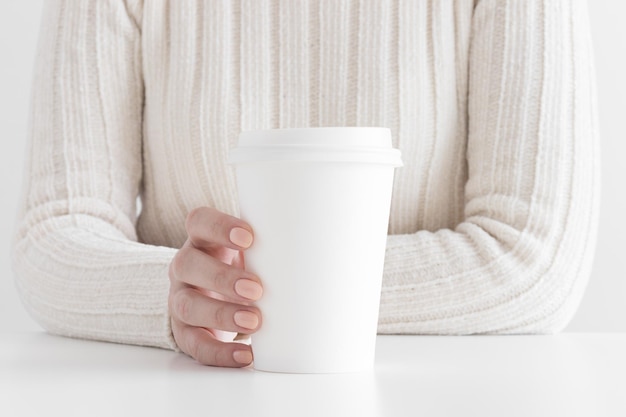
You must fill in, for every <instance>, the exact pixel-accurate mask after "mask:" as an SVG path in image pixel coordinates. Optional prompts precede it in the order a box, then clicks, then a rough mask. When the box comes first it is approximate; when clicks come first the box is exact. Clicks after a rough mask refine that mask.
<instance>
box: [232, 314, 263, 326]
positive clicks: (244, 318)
mask: <svg viewBox="0 0 626 417" xmlns="http://www.w3.org/2000/svg"><path fill="white" fill-rule="evenodd" d="M234 320H235V324H236V325H237V326H239V327H243V328H244V329H248V330H254V329H256V328H257V326H258V325H259V317H258V316H257V315H256V314H254V313H253V312H251V311H247V310H241V311H238V312H236V313H235V316H234Z"/></svg>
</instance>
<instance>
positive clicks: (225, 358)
mask: <svg viewBox="0 0 626 417" xmlns="http://www.w3.org/2000/svg"><path fill="white" fill-rule="evenodd" d="M220 347H223V344H222V345H220ZM212 356H213V363H215V364H216V365H219V366H223V365H228V364H229V362H230V358H229V354H228V351H227V350H226V349H224V348H222V349H213V355H212Z"/></svg>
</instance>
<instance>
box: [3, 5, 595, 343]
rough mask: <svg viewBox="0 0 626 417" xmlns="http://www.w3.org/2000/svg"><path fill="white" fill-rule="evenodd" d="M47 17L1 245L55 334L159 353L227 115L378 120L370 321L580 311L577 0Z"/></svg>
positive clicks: (581, 106)
mask: <svg viewBox="0 0 626 417" xmlns="http://www.w3.org/2000/svg"><path fill="white" fill-rule="evenodd" d="M43 16H44V17H43V26H42V31H41V38H40V44H39V49H38V55H37V66H36V71H35V78H34V89H33V104H32V114H31V120H32V124H31V131H30V133H29V137H30V145H29V147H28V149H29V151H28V164H27V171H26V174H25V176H26V178H27V180H26V183H25V193H24V200H23V211H22V214H21V217H20V226H19V229H18V231H17V234H16V239H15V246H14V254H13V255H14V269H15V273H16V277H17V279H16V282H17V287H18V289H19V292H20V294H21V297H22V299H23V301H24V304H25V305H26V307H27V309H28V310H29V311H30V313H31V314H32V315H33V317H35V319H37V320H38V321H39V323H40V324H41V325H42V326H43V327H45V328H46V329H48V330H49V331H51V332H54V333H59V334H64V335H70V336H76V337H84V338H94V339H101V340H109V341H116V342H123V343H135V344H144V345H153V346H161V347H169V348H174V347H175V344H174V341H173V339H172V336H171V331H170V328H169V317H168V312H167V295H168V289H169V280H168V274H167V271H168V265H169V262H170V260H171V259H172V256H173V255H174V253H175V252H176V248H178V247H180V246H181V244H182V243H183V241H184V240H185V238H186V235H185V229H184V220H185V216H186V215H187V213H188V212H189V211H190V210H191V209H193V208H194V207H198V206H203V205H207V206H213V207H216V208H217V209H219V210H222V211H224V212H227V213H231V214H235V215H236V214H237V200H236V193H235V182H234V176H233V171H232V168H231V167H230V166H228V165H227V163H226V161H227V154H228V152H229V149H230V148H232V147H233V146H234V144H235V142H236V139H237V135H238V133H239V132H240V131H242V130H249V129H259V128H278V127H304V126H355V125H356V126H386V127H389V128H391V130H392V133H393V139H394V146H396V147H399V148H400V149H401V150H402V153H403V160H404V164H405V166H404V168H401V169H399V170H397V171H396V179H395V184H394V197H393V203H392V210H391V220H390V224H389V239H388V245H387V253H386V261H385V262H386V263H385V274H384V284H383V291H382V300H381V306H380V324H379V331H380V332H382V333H436V334H467V333H527V332H530V333H543V332H553V331H558V330H560V329H562V328H563V327H564V326H565V325H566V324H567V322H568V321H569V320H570V318H571V317H572V315H573V313H574V312H575V310H576V307H577V306H578V304H579V302H580V299H581V296H582V294H583V291H584V289H585V286H586V282H587V280H588V276H589V273H590V266H591V260H592V256H593V252H594V245H595V229H596V224H597V217H598V201H599V198H598V185H599V183H598V172H599V171H598V149H597V144H598V135H597V126H596V123H595V115H594V112H595V103H594V86H593V80H592V78H593V77H592V75H593V71H592V70H593V68H592V53H591V48H590V46H591V44H590V38H589V27H588V21H587V20H588V19H587V11H586V5H585V2H584V1H583V0H571V1H569V0H543V1H542V0H529V1H526V0H508V1H496V0H479V1H478V2H476V3H475V2H474V1H473V0H456V1H452V0H430V1H426V0H360V1H359V0H297V1H296V0H241V1H235V0H231V1H193V2H192V1H167V0H150V1H145V2H142V1H141V0H126V1H124V0H66V1H61V0H58V1H57V0H55V1H53V0H49V1H46V2H45V11H44V15H43ZM137 196H140V197H141V202H142V205H141V212H140V214H139V215H137V211H138V210H137V203H136V201H137ZM276 262H280V259H277V260H276ZM261 278H262V277H261Z"/></svg>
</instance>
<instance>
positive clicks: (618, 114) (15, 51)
mask: <svg viewBox="0 0 626 417" xmlns="http://www.w3.org/2000/svg"><path fill="white" fill-rule="evenodd" d="M416 1H417V0H416ZM588 3H589V9H590V17H591V24H592V30H593V35H594V44H595V48H596V66H597V73H598V89H599V104H600V127H601V132H602V154H603V167H602V174H603V184H602V186H603V188H602V211H601V220H600V231H599V240H598V249H597V253H596V259H595V263H594V268H593V275H592V277H591V281H590V284H589V287H588V289H587V293H586V295H585V298H584V300H583V302H582V305H581V306H580V310H579V311H578V314H577V315H576V317H575V318H574V320H573V321H572V323H571V324H570V326H569V327H568V329H567V330H568V331H580V332H596V331H598V332H608V331H620V332H625V331H626V244H625V240H626V195H625V194H626V186H625V185H624V183H625V182H626V41H625V40H626V23H625V22H624V16H625V15H626V2H623V1H609V0H592V1H589V2H588ZM42 5H43V0H19V1H16V0H11V1H1V2H0V59H1V65H0V132H1V133H0V135H1V136H0V187H1V188H0V196H1V197H0V202H1V204H0V331H2V330H4V331H8V330H11V331H19V330H32V329H37V328H38V326H37V325H36V324H35V323H34V322H33V321H32V320H30V318H29V317H28V316H27V314H26V313H25V312H24V310H23V309H22V307H21V304H20V301H19V300H18V298H17V295H16V293H15V289H14V284H13V274H12V272H11V265H10V246H11V235H12V233H13V229H14V225H15V215H16V210H17V200H18V196H19V193H20V188H21V177H22V167H23V156H24V144H25V140H26V132H27V117H28V103H29V95H30V80H31V73H32V66H33V60H34V55H35V45H36V41H37V34H38V33H37V32H38V27H39V19H40V11H41V8H42Z"/></svg>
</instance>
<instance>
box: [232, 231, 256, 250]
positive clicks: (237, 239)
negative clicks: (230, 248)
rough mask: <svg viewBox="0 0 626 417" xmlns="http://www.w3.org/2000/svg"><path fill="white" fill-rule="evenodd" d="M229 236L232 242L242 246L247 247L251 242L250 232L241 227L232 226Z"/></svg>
mask: <svg viewBox="0 0 626 417" xmlns="http://www.w3.org/2000/svg"><path fill="white" fill-rule="evenodd" d="M229 237H230V241H231V242H232V243H234V244H235V245H237V246H239V247H242V248H248V247H249V246H250V245H251V244H252V233H250V232H248V231H247V230H246V229H243V228H241V227H234V228H233V229H232V230H231V231H230V236H229Z"/></svg>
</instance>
